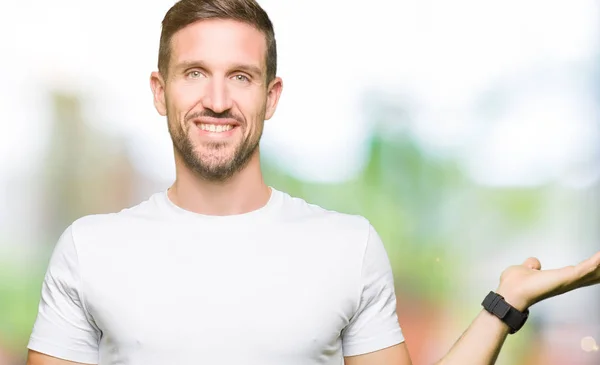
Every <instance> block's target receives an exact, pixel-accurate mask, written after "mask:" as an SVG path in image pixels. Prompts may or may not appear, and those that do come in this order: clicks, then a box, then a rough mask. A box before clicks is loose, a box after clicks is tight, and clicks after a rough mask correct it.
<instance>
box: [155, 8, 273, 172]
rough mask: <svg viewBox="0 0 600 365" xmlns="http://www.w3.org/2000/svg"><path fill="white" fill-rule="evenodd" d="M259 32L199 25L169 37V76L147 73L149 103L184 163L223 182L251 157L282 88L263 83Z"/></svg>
mask: <svg viewBox="0 0 600 365" xmlns="http://www.w3.org/2000/svg"><path fill="white" fill-rule="evenodd" d="M266 52H267V44H266V39H265V35H264V34H263V33H262V32H260V31H259V30H257V29H255V28H254V27H252V26H250V25H248V24H245V23H241V22H236V21H231V20H220V19H218V20H217V19H215V20H203V21H199V22H196V23H194V24H191V25H189V26H187V27H185V28H183V29H181V30H180V31H178V32H177V33H175V35H174V36H173V38H172V39H171V58H170V62H169V70H168V75H160V74H158V73H153V74H152V78H151V83H152V89H153V92H154V102H155V106H156V108H157V110H158V111H159V113H160V114H161V115H166V116H167V120H168V125H169V133H170V134H171V138H172V140H173V145H174V148H175V150H176V153H178V154H179V155H180V156H181V158H182V160H183V162H184V163H185V165H186V166H187V167H188V168H189V169H191V170H192V171H194V172H195V173H197V174H198V175H199V176H200V177H202V178H204V179H206V180H209V181H225V180H227V179H228V178H230V177H232V176H233V175H234V174H235V173H236V172H238V171H239V170H241V169H242V168H244V167H245V166H246V165H247V163H248V162H249V161H250V159H251V157H253V155H254V154H255V153H258V150H257V147H258V144H259V141H260V138H261V135H262V131H263V125H264V121H265V119H269V118H270V117H271V116H272V115H273V113H274V111H275V107H276V105H277V101H278V99H279V95H280V93H281V87H282V83H281V80H280V79H279V78H277V79H275V80H273V81H272V82H271V83H270V84H269V85H267V84H266V71H267V69H266Z"/></svg>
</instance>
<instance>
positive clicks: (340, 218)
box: [283, 193, 371, 233]
mask: <svg viewBox="0 0 600 365" xmlns="http://www.w3.org/2000/svg"><path fill="white" fill-rule="evenodd" d="M285 199H286V203H285V204H284V207H285V209H284V214H283V215H284V217H285V218H286V220H288V221H292V222H297V223H305V224H323V225H324V226H325V227H328V229H333V230H342V231H346V232H348V231H353V232H356V231H357V230H359V231H362V232H365V233H366V232H368V230H369V228H370V226H371V224H370V222H369V220H368V219H367V218H366V217H364V216H362V215H360V214H352V213H346V212H341V211H339V210H334V209H330V208H326V207H324V206H322V205H319V204H316V203H312V202H308V201H307V200H305V199H304V198H300V197H295V196H292V195H289V194H287V193H285Z"/></svg>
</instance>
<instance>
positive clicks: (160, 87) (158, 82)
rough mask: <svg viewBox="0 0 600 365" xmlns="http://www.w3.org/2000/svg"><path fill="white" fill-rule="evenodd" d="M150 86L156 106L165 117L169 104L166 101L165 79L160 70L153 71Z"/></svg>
mask: <svg viewBox="0 0 600 365" xmlns="http://www.w3.org/2000/svg"><path fill="white" fill-rule="evenodd" d="M150 87H151V88H152V95H153V96H154V107H155V108H156V111H158V114H160V115H162V116H163V117H164V116H165V115H167V104H166V102H165V80H164V79H163V77H162V75H161V74H160V72H156V71H155V72H152V74H151V75H150Z"/></svg>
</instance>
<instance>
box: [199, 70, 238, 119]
mask: <svg viewBox="0 0 600 365" xmlns="http://www.w3.org/2000/svg"><path fill="white" fill-rule="evenodd" d="M202 106H203V107H204V108H206V109H210V110H212V111H213V112H215V113H222V112H224V111H226V110H229V109H231V107H232V99H231V96H230V95H229V91H228V90H227V82H226V80H223V79H220V78H216V77H212V78H211V79H210V81H209V82H208V84H207V85H206V89H205V93H204V95H203V98H202Z"/></svg>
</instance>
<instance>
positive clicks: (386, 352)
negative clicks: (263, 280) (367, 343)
mask: <svg viewBox="0 0 600 365" xmlns="http://www.w3.org/2000/svg"><path fill="white" fill-rule="evenodd" d="M599 283H600V252H598V253H597V254H596V255H594V256H592V257H591V258H589V259H587V260H585V261H583V262H581V263H579V264H578V265H576V266H567V267H564V268H562V269H555V270H545V271H541V264H540V262H539V261H538V260H537V259H535V258H530V259H527V260H526V261H525V262H524V263H523V264H522V265H518V266H511V267H509V268H508V269H506V270H505V271H504V272H503V273H502V275H501V277H500V285H499V287H498V290H497V291H496V292H497V293H498V294H500V295H502V296H503V297H504V298H505V300H506V301H507V302H508V303H509V304H511V305H512V306H513V307H515V308H516V309H518V310H520V311H524V310H525V309H527V308H529V307H530V306H532V305H533V304H535V303H538V302H540V301H542V300H544V299H548V298H551V297H554V296H557V295H561V294H564V293H567V292H569V291H572V290H575V289H578V288H582V287H586V286H590V285H596V284H599ZM508 333H509V328H508V326H507V325H506V324H504V322H502V321H501V320H499V319H498V318H497V317H495V316H494V315H492V314H490V313H488V312H487V311H485V310H482V311H481V313H479V315H478V316H477V317H476V318H475V320H474V321H473V323H471V325H470V326H469V328H468V329H467V330H466V331H465V333H464V334H463V335H462V336H461V337H460V338H459V340H458V341H457V342H456V343H455V344H454V346H453V347H452V349H450V351H449V352H448V354H446V356H444V357H443V358H442V359H441V360H440V361H439V362H437V363H436V365H459V364H460V365H471V364H472V365H488V364H489V365H491V364H494V363H495V362H496V359H497V358H498V354H499V353H500V349H501V348H502V345H503V344H504V341H505V339H506V337H507V335H508ZM345 364H346V365H411V361H410V357H409V355H408V351H407V349H406V347H405V346H401V345H397V346H393V347H390V348H386V349H383V350H380V351H376V352H372V353H368V354H364V355H360V356H353V357H346V358H345Z"/></svg>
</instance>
